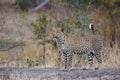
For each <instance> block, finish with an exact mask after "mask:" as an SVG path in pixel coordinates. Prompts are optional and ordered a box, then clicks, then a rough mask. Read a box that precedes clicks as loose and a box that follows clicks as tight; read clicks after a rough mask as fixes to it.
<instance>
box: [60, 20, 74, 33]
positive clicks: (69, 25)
mask: <svg viewBox="0 0 120 80" xmlns="http://www.w3.org/2000/svg"><path fill="white" fill-rule="evenodd" d="M72 25H73V23H71V22H70V20H69V19H67V20H63V21H62V22H61V23H60V27H61V28H62V29H64V30H65V31H66V32H67V33H74V30H73V27H72Z"/></svg>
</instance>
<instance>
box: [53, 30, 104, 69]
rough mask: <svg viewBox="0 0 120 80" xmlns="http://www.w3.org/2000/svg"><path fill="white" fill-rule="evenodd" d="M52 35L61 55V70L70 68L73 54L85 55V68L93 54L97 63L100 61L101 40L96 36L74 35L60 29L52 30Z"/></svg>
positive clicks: (88, 67)
mask: <svg viewBox="0 0 120 80" xmlns="http://www.w3.org/2000/svg"><path fill="white" fill-rule="evenodd" d="M53 35H54V38H56V40H57V42H58V44H59V48H60V51H61V53H62V55H63V60H64V61H63V62H64V67H63V69H62V70H70V68H71V67H72V59H73V55H74V54H86V55H87V61H88V64H87V69H90V68H91V66H92V64H93V56H94V55H95V57H96V58H97V61H98V64H101V63H102V60H101V53H100V51H101V48H102V45H101V42H102V41H101V39H99V38H98V37H97V36H94V35H92V36H88V37H87V36H86V37H75V36H72V35H68V34H66V33H64V32H61V31H60V30H54V31H53Z"/></svg>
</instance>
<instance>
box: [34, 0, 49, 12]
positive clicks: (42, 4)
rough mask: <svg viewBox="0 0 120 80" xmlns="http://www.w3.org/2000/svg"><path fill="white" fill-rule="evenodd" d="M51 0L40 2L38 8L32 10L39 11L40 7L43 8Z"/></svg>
mask: <svg viewBox="0 0 120 80" xmlns="http://www.w3.org/2000/svg"><path fill="white" fill-rule="evenodd" d="M49 1H50V0H45V1H44V2H42V3H41V4H39V5H38V6H37V7H36V8H34V9H33V10H32V12H36V11H38V10H39V9H40V8H42V7H43V6H44V5H46V4H47V3H48V2H49Z"/></svg>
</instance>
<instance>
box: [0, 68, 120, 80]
mask: <svg viewBox="0 0 120 80" xmlns="http://www.w3.org/2000/svg"><path fill="white" fill-rule="evenodd" d="M0 80H120V69H100V70H80V69H73V70H71V71H69V72H65V71H60V69H59V68H0Z"/></svg>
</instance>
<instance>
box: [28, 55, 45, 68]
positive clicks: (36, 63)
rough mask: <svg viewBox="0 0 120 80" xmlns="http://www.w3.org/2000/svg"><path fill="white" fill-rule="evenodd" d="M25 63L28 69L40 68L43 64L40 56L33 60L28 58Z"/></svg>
mask: <svg viewBox="0 0 120 80" xmlns="http://www.w3.org/2000/svg"><path fill="white" fill-rule="evenodd" d="M26 63H27V65H28V67H34V66H40V65H42V64H43V58H42V57H41V56H39V57H36V58H35V59H34V60H33V59H30V58H29V59H27V62H26Z"/></svg>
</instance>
